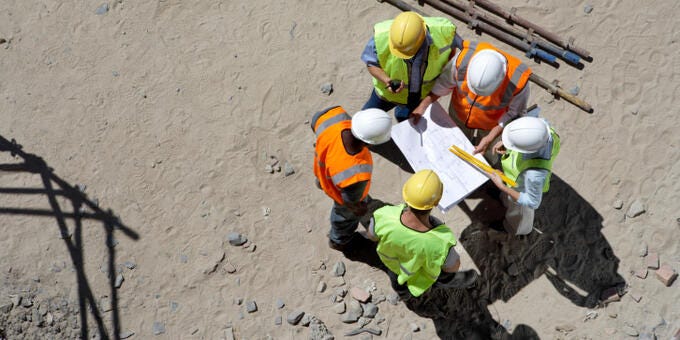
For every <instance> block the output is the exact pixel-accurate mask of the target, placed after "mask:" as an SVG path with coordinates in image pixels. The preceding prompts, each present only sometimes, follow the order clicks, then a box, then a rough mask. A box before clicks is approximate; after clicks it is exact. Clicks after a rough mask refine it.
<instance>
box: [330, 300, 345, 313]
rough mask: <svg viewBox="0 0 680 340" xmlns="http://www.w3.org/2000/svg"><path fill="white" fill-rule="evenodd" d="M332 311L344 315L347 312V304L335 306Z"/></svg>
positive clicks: (341, 303)
mask: <svg viewBox="0 0 680 340" xmlns="http://www.w3.org/2000/svg"><path fill="white" fill-rule="evenodd" d="M331 310H332V311H333V312H334V313H335V314H342V313H344V312H345V310H346V306H345V302H340V303H336V304H335V305H334V306H333V308H331Z"/></svg>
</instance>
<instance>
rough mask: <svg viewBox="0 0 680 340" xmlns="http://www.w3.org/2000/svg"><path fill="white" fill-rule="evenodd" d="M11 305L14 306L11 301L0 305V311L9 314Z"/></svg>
mask: <svg viewBox="0 0 680 340" xmlns="http://www.w3.org/2000/svg"><path fill="white" fill-rule="evenodd" d="M13 307H14V304H13V303H12V302H11V301H10V302H7V303H4V304H2V305H0V312H2V313H4V314H9V312H11V311H12V308H13Z"/></svg>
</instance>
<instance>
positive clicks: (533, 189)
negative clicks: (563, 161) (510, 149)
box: [490, 169, 548, 210]
mask: <svg viewBox="0 0 680 340" xmlns="http://www.w3.org/2000/svg"><path fill="white" fill-rule="evenodd" d="M520 176H522V178H523V179H522V183H523V190H522V192H519V191H517V190H515V189H513V188H510V187H508V186H507V185H505V183H503V180H501V177H500V176H499V175H498V173H495V172H494V173H493V174H491V175H490V177H491V180H492V181H493V183H494V184H495V185H496V187H498V189H500V190H501V191H502V192H504V193H506V194H508V196H510V197H512V199H513V200H514V201H515V202H517V204H519V205H522V206H527V207H529V208H531V209H534V210H536V209H538V207H539V206H540V205H541V200H542V199H543V185H544V184H545V181H546V180H547V179H548V170H545V169H527V170H524V171H523V172H522V173H521V174H520Z"/></svg>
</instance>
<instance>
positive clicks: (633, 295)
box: [630, 292, 642, 303]
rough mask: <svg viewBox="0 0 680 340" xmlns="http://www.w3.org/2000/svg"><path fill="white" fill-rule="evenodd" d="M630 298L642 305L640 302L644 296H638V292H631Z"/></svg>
mask: <svg viewBox="0 0 680 340" xmlns="http://www.w3.org/2000/svg"><path fill="white" fill-rule="evenodd" d="M630 298H631V299H633V301H635V302H637V303H640V300H642V295H640V294H638V293H637V292H630Z"/></svg>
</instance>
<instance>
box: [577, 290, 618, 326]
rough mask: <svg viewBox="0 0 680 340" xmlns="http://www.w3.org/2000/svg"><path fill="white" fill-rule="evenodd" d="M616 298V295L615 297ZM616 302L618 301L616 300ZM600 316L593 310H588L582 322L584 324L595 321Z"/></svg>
mask: <svg viewBox="0 0 680 340" xmlns="http://www.w3.org/2000/svg"><path fill="white" fill-rule="evenodd" d="M617 296H618V295H617ZM617 301H618V300H617ZM599 315H600V314H599V313H598V312H596V311H594V310H589V311H588V312H586V316H585V317H584V318H583V322H586V321H588V320H595V319H597V317H598V316H599Z"/></svg>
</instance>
